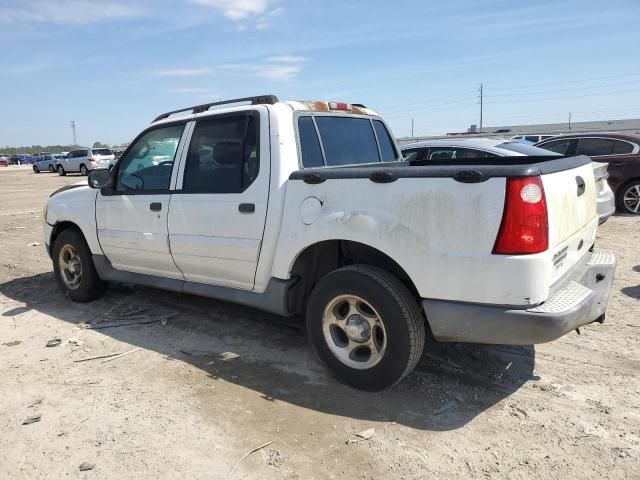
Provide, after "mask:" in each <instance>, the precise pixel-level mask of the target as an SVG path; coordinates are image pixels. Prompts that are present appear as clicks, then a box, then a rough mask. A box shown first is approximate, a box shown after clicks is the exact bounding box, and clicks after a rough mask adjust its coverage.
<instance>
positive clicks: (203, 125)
mask: <svg viewBox="0 0 640 480" xmlns="http://www.w3.org/2000/svg"><path fill="white" fill-rule="evenodd" d="M256 117H257V116H254V115H246V114H242V115H233V116H224V117H217V118H216V117H214V118H211V119H206V120H200V121H198V123H197V124H196V127H195V129H194V131H193V135H192V137H191V144H190V145H189V152H188V154H187V162H186V167H185V172H184V181H183V186H182V189H183V191H196V192H209V193H240V192H243V191H244V190H246V188H247V187H249V185H251V184H252V183H253V181H254V180H255V179H256V177H257V176H258V171H259V169H260V157H259V151H258V129H257V121H256Z"/></svg>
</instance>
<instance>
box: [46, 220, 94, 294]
mask: <svg viewBox="0 0 640 480" xmlns="http://www.w3.org/2000/svg"><path fill="white" fill-rule="evenodd" d="M68 246H70V247H72V248H73V249H74V250H75V251H76V252H77V254H78V256H79V258H80V264H81V272H82V273H81V277H80V280H79V284H78V286H77V287H76V288H70V287H69V286H68V285H67V284H66V283H65V281H64V280H63V279H62V275H63V272H62V270H61V266H60V252H61V250H62V249H63V248H65V247H68ZM52 253H53V255H52V257H53V273H54V275H55V277H56V281H57V282H58V286H59V287H60V289H61V290H62V292H63V293H64V294H65V295H66V296H67V297H69V298H70V299H71V300H72V301H74V302H89V301H91V300H95V299H96V298H99V297H100V296H101V295H102V294H103V293H104V290H105V288H106V283H105V282H103V281H102V280H101V279H100V277H99V276H98V273H97V272H96V268H95V265H94V264H93V259H92V258H91V251H90V250H89V247H88V245H87V242H85V240H84V237H83V236H82V234H81V233H80V232H79V231H78V230H75V229H68V230H64V231H63V232H61V233H60V235H58V237H57V238H56V240H55V242H54V244H53V251H52Z"/></svg>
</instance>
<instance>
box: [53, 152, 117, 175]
mask: <svg viewBox="0 0 640 480" xmlns="http://www.w3.org/2000/svg"><path fill="white" fill-rule="evenodd" d="M114 163H115V157H114V155H113V153H112V152H111V150H109V149H108V148H80V149H78V150H73V151H71V152H69V153H68V154H67V155H66V156H65V157H64V158H62V159H60V160H59V161H58V166H57V170H58V174H59V175H61V176H62V175H66V174H67V173H80V174H81V175H87V174H88V173H89V172H90V171H91V170H95V169H97V168H98V169H100V168H110V167H112V166H113V164H114Z"/></svg>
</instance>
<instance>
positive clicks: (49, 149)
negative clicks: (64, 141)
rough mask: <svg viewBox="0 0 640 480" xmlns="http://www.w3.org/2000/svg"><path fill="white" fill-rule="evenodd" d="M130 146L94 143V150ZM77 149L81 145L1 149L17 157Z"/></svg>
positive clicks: (1, 151) (0, 148) (2, 151)
mask: <svg viewBox="0 0 640 480" xmlns="http://www.w3.org/2000/svg"><path fill="white" fill-rule="evenodd" d="M128 145H129V144H128V143H123V144H121V145H113V146H112V147H109V146H108V145H107V144H105V143H101V142H94V143H93V145H92V147H93V148H126V147H127V146H128ZM77 148H81V146H80V145H31V146H30V147H0V153H6V154H7V155H15V154H21V153H22V154H27V155H33V154H34V153H42V152H48V153H60V152H70V151H71V150H75V149H77Z"/></svg>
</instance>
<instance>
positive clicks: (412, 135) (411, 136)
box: [411, 118, 413, 138]
mask: <svg viewBox="0 0 640 480" xmlns="http://www.w3.org/2000/svg"><path fill="white" fill-rule="evenodd" d="M411 138H413V118H412V119H411Z"/></svg>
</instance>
